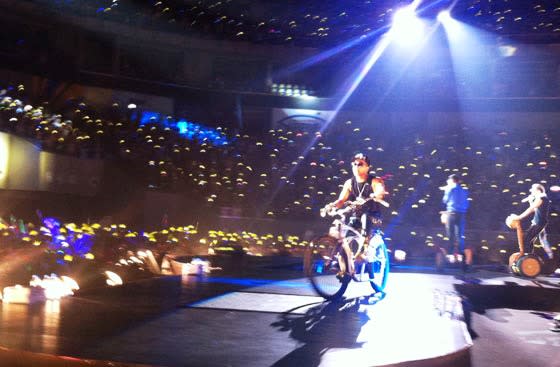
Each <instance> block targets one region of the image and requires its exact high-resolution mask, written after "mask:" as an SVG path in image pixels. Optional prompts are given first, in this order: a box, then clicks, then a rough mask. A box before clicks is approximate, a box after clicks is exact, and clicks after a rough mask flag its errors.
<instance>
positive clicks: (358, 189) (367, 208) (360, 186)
mask: <svg viewBox="0 0 560 367" xmlns="http://www.w3.org/2000/svg"><path fill="white" fill-rule="evenodd" d="M374 178H376V176H374V175H371V174H370V175H368V178H367V180H366V181H365V182H358V181H357V180H356V177H352V180H351V181H352V190H351V192H350V196H349V197H348V200H351V201H355V200H356V199H357V198H359V197H361V198H362V199H368V198H369V197H370V195H371V194H373V188H372V187H371V181H372V180H373V179H374ZM363 213H367V214H369V215H372V216H380V215H381V205H380V204H379V203H378V202H375V201H373V200H372V201H368V202H367V203H366V204H364V206H363V207H362V208H361V209H360V210H358V211H357V212H356V214H357V215H361V214H363Z"/></svg>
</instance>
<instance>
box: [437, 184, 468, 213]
mask: <svg viewBox="0 0 560 367" xmlns="http://www.w3.org/2000/svg"><path fill="white" fill-rule="evenodd" d="M468 199H469V192H468V191H467V190H465V189H464V188H463V187H461V185H459V184H453V185H449V186H448V187H447V188H446V190H445V194H444V195H443V203H444V204H445V205H446V210H447V211H448V212H453V213H466V212H467V209H469V200H468Z"/></svg>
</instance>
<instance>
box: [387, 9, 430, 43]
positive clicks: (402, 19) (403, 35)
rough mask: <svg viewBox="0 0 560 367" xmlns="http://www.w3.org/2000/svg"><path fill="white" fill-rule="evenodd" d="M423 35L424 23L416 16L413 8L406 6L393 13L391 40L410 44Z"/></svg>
mask: <svg viewBox="0 0 560 367" xmlns="http://www.w3.org/2000/svg"><path fill="white" fill-rule="evenodd" d="M423 34H424V23H423V22H422V20H420V18H418V17H417V16H416V11H415V8H414V7H411V6H408V7H405V8H401V9H399V10H397V11H396V12H395V15H394V16H393V25H392V26H391V39H392V40H394V41H398V42H404V43H407V42H408V43H412V42H414V41H418V40H419V39H420V37H422V35H423Z"/></svg>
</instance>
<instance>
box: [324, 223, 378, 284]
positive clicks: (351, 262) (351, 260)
mask: <svg viewBox="0 0 560 367" xmlns="http://www.w3.org/2000/svg"><path fill="white" fill-rule="evenodd" d="M336 214H338V215H339V216H341V217H344V216H343V215H342V214H340V213H336ZM333 225H334V227H336V232H337V234H336V235H335V236H332V234H331V231H329V235H331V236H332V237H334V238H335V239H336V240H337V241H338V243H339V244H340V246H341V247H342V251H344V252H345V253H346V258H347V259H348V264H345V262H344V261H341V262H340V263H341V270H342V271H344V272H345V273H347V274H348V275H350V276H352V278H353V279H354V280H355V281H362V280H361V279H358V278H357V277H356V275H355V265H356V264H355V262H356V256H357V255H358V254H360V253H362V252H363V249H364V247H365V246H369V245H370V244H369V243H368V244H366V243H365V242H366V237H365V236H363V235H362V234H361V233H360V231H358V230H357V229H356V228H354V227H352V226H349V225H348V224H346V223H344V221H343V218H340V219H335V220H334V221H333ZM331 228H332V227H331ZM348 232H350V233H351V235H348ZM376 236H379V237H380V238H381V241H383V239H382V237H381V234H380V232H379V231H378V230H376V231H375V234H374V235H373V237H372V238H371V239H370V242H371V241H372V240H373V239H374V238H375V237H376ZM352 241H356V243H357V244H358V248H357V249H356V250H355V251H353V250H352V249H351V248H350V243H352ZM371 252H372V253H373V251H371ZM374 260H375V259H374V258H369V259H367V261H369V262H373V261H374ZM346 265H348V268H347V266H346ZM362 265H365V262H364V263H363V264H362ZM363 271H364V266H362V269H361V272H360V278H362V276H363ZM368 280H369V279H368Z"/></svg>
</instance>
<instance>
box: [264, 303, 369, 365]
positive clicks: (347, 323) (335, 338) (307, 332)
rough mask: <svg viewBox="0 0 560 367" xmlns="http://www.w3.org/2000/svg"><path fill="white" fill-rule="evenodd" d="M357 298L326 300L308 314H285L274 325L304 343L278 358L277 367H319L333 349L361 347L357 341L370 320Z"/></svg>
mask: <svg viewBox="0 0 560 367" xmlns="http://www.w3.org/2000/svg"><path fill="white" fill-rule="evenodd" d="M359 308H360V304H359V302H358V300H357V299H352V300H343V301H339V302H325V303H323V304H321V305H319V306H317V307H313V308H311V309H309V310H308V311H307V312H306V313H305V315H303V316H302V315H294V314H290V313H285V314H282V315H281V316H280V319H279V320H278V321H277V322H274V323H273V324H272V326H274V327H277V328H278V329H279V331H286V332H290V337H291V338H293V339H294V340H296V341H298V342H300V343H303V345H302V346H300V347H299V348H297V349H295V350H294V351H292V352H291V353H289V354H287V355H286V356H284V357H283V358H282V359H280V360H278V361H277V362H276V363H275V364H273V366H276V367H281V366H282V367H283V366H286V367H288V366H290V367H291V366H305V367H313V366H319V365H320V363H321V358H322V356H323V354H324V353H325V352H326V351H327V350H328V349H330V348H348V349H352V348H361V347H362V344H363V343H359V342H357V341H356V340H357V338H358V335H359V334H360V330H361V329H362V327H363V326H364V325H365V324H366V323H367V322H368V321H369V316H368V315H367V313H366V312H365V311H360V309H359Z"/></svg>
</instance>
